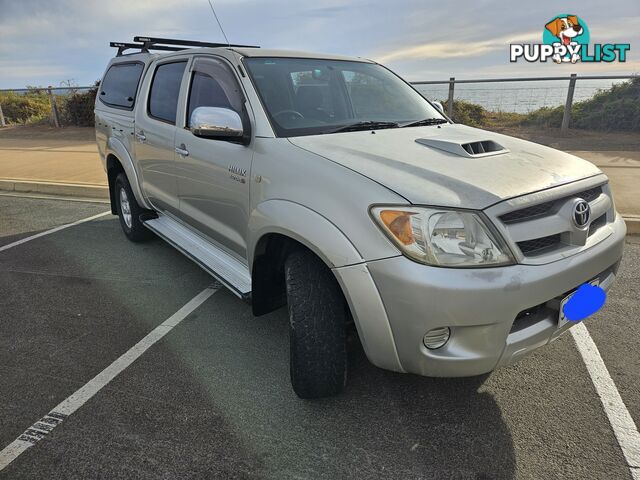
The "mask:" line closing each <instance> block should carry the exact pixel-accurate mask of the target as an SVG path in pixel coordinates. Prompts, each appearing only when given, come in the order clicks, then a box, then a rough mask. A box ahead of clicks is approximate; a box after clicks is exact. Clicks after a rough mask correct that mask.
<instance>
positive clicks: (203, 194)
mask: <svg viewBox="0 0 640 480" xmlns="http://www.w3.org/2000/svg"><path fill="white" fill-rule="evenodd" d="M189 76H190V78H189V91H188V96H187V105H186V107H187V108H186V118H185V128H179V129H177V131H176V137H175V149H176V152H179V153H178V154H177V158H176V168H177V178H178V193H179V197H180V217H181V218H182V220H183V221H184V222H185V223H187V224H189V225H192V226H194V227H195V228H197V229H198V230H199V231H200V232H201V233H203V234H205V235H206V236H208V237H210V239H212V240H214V241H215V242H216V243H218V244H219V245H220V246H222V247H223V248H224V249H225V250H227V251H228V252H229V253H231V254H233V255H234V256H236V257H237V258H239V259H241V260H246V258H247V244H246V237H247V223H248V220H249V214H250V212H249V208H250V204H249V190H250V188H249V187H250V186H249V181H250V178H251V161H252V157H253V154H252V152H253V150H252V148H251V146H245V145H242V144H240V143H237V142H231V141H227V140H213V139H207V138H200V137H196V136H195V135H193V134H192V133H191V132H190V131H189V126H190V124H189V121H190V117H191V113H192V112H193V110H195V109H196V108H197V107H223V108H229V109H231V110H234V111H236V112H237V113H238V114H239V115H240V116H241V117H243V118H244V123H245V128H248V127H247V125H246V123H247V115H246V113H243V110H244V108H243V107H244V103H245V98H244V95H243V93H242V90H241V87H240V85H239V83H238V81H237V79H236V77H235V75H234V73H233V71H232V69H231V68H230V67H229V66H228V65H227V63H225V61H223V60H221V59H220V60H219V59H217V58H214V57H196V58H195V59H194V61H193V64H192V68H191V71H190V72H189ZM244 112H246V110H244Z"/></svg>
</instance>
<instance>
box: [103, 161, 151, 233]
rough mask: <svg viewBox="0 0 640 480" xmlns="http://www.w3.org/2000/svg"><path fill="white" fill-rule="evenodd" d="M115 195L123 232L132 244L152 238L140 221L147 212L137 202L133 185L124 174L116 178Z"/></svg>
mask: <svg viewBox="0 0 640 480" xmlns="http://www.w3.org/2000/svg"><path fill="white" fill-rule="evenodd" d="M113 189H114V192H113V193H114V195H115V197H114V198H115V203H116V212H117V213H118V217H120V226H121V227H122V231H123V232H124V234H125V235H126V236H127V238H128V239H129V240H131V241H132V242H143V241H145V240H148V239H150V238H152V236H153V234H152V233H151V231H150V230H149V229H148V228H146V227H145V226H144V225H143V224H142V222H141V221H140V215H142V214H143V213H145V212H146V210H145V209H144V208H142V207H140V205H138V202H137V201H136V197H134V196H133V191H132V190H131V185H130V184H129V180H128V179H127V176H126V175H125V174H124V173H120V174H119V175H118V176H117V177H116V181H115V183H114V187H113Z"/></svg>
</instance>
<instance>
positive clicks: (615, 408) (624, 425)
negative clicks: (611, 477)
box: [571, 323, 640, 480]
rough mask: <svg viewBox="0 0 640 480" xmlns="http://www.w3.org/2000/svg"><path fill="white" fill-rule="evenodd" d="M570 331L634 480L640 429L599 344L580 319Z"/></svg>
mask: <svg viewBox="0 0 640 480" xmlns="http://www.w3.org/2000/svg"><path fill="white" fill-rule="evenodd" d="M571 334H572V335H573V339H574V340H575V342H576V345H577V346H578V351H579V352H580V355H582V359H583V360H584V364H585V365H586V366H587V371H588V372H589V376H590V377H591V381H592V382H593V385H594V386H595V387H596V391H597V392H598V396H599V397H600V401H601V402H602V406H603V407H604V411H605V413H606V414H607V417H608V418H609V423H610V424H611V427H612V428H613V433H614V434H615V436H616V438H617V439H618V444H619V445H620V448H621V449H622V453H623V454H624V458H625V459H626V461H627V465H628V466H629V470H630V471H631V476H632V477H633V478H634V480H640V433H638V428H637V427H636V424H635V423H634V421H633V418H631V415H630V414H629V410H627V407H626V405H625V404H624V402H623V401H622V397H621V396H620V392H618V389H617V388H616V385H615V383H613V379H612V378H611V375H609V371H608V370H607V366H606V365H605V364H604V361H603V360H602V357H601V356H600V352H599V351H598V347H597V346H596V344H595V342H594V341H593V339H592V338H591V335H589V331H588V330H587V327H585V326H584V324H583V323H579V324H578V325H576V326H575V327H573V328H572V329H571Z"/></svg>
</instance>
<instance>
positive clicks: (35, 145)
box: [0, 126, 640, 215]
mask: <svg viewBox="0 0 640 480" xmlns="http://www.w3.org/2000/svg"><path fill="white" fill-rule="evenodd" d="M501 133H506V134H508V135H513V136H516V137H520V138H524V139H526V140H531V141H534V142H537V143H541V144H543V145H548V146H550V147H553V148H558V149H560V150H564V151H568V152H570V153H573V154H574V155H577V156H579V157H582V158H585V159H586V160H589V161H590V162H592V163H594V164H595V165H597V166H599V167H600V168H601V169H602V170H603V171H604V172H605V173H606V174H607V176H609V179H610V181H611V185H612V189H613V192H614V195H615V200H616V205H617V208H618V210H619V211H620V212H621V213H623V214H627V215H640V201H639V200H638V198H639V196H638V193H639V190H640V135H638V134H637V133H610V132H591V131H581V130H570V131H569V132H568V133H567V134H565V135H563V134H561V133H560V131H559V130H557V129H539V128H537V129H532V128H527V129H525V128H508V129H502V130H501ZM0 178H6V179H12V180H27V181H36V182H37V181H44V182H60V183H80V184H90V185H106V184H107V179H106V176H105V172H104V170H103V168H102V164H101V162H100V159H99V157H98V152H97V149H96V144H95V137H94V130H93V128H78V127H69V128H61V129H56V128H51V127H46V126H26V127H8V128H4V129H0Z"/></svg>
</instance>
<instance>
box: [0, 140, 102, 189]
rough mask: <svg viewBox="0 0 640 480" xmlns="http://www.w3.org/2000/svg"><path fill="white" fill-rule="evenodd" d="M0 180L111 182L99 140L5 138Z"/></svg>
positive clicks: (0, 142)
mask: <svg viewBox="0 0 640 480" xmlns="http://www.w3.org/2000/svg"><path fill="white" fill-rule="evenodd" d="M0 179H10V180H23V181H30V182H39V181H42V182H60V183H80V184H85V185H107V176H106V174H105V172H104V170H103V168H102V163H101V162H100V157H99V156H98V150H97V148H96V144H95V141H94V142H91V143H89V142H87V141H86V140H71V139H55V138H44V139H39V138H1V137H0Z"/></svg>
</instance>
